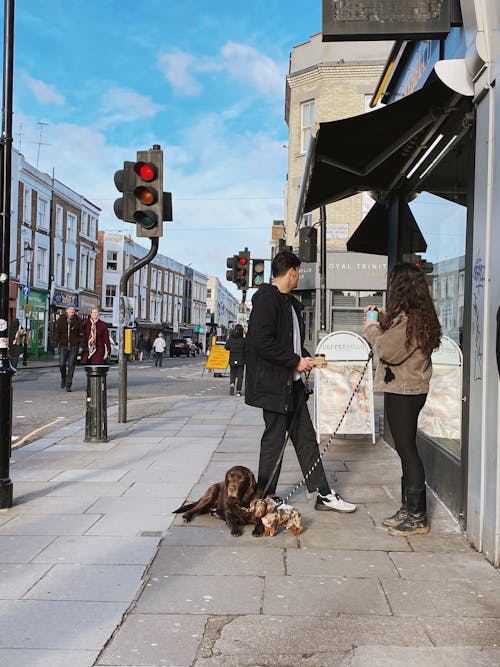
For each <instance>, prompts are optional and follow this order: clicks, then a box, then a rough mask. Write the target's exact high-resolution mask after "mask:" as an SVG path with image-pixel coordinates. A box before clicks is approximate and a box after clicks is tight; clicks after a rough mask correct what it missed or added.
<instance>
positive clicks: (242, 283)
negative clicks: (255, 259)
mask: <svg viewBox="0 0 500 667" xmlns="http://www.w3.org/2000/svg"><path fill="white" fill-rule="evenodd" d="M237 259H238V263H237V267H236V286H237V288H238V289H241V290H246V289H248V278H249V276H248V271H249V269H250V251H249V250H248V248H245V250H240V252H239V253H238V258H237Z"/></svg>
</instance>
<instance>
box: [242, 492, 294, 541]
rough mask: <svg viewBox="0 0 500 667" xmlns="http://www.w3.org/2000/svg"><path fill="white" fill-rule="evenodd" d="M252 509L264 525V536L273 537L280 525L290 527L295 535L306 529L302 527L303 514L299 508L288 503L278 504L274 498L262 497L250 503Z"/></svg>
mask: <svg viewBox="0 0 500 667" xmlns="http://www.w3.org/2000/svg"><path fill="white" fill-rule="evenodd" d="M250 509H251V510H252V511H253V512H254V514H255V517H256V519H260V520H261V521H262V525H263V526H264V537H273V536H274V535H275V533H276V528H277V527H278V526H284V527H285V530H287V529H290V530H291V532H292V533H293V535H295V537H298V536H299V535H300V534H301V533H302V531H303V530H304V529H303V527H302V516H301V515H300V513H299V512H297V510H294V509H293V507H290V506H288V505H286V506H281V507H280V506H277V505H276V503H275V502H274V500H272V498H261V499H258V500H254V501H253V502H252V503H250Z"/></svg>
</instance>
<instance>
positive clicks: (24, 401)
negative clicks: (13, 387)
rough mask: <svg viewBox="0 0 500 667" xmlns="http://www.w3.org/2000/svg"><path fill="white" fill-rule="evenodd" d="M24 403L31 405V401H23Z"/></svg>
mask: <svg viewBox="0 0 500 667" xmlns="http://www.w3.org/2000/svg"><path fill="white" fill-rule="evenodd" d="M24 402H25V403H33V401H24Z"/></svg>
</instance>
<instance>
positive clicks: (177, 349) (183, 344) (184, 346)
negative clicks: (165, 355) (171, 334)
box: [170, 338, 194, 357]
mask: <svg viewBox="0 0 500 667" xmlns="http://www.w3.org/2000/svg"><path fill="white" fill-rule="evenodd" d="M181 355H185V356H186V357H190V356H192V355H193V353H192V351H191V346H190V345H189V343H188V342H187V340H186V339H185V338H172V342H171V343H170V356H171V357H180V356H181ZM193 356H194V355H193Z"/></svg>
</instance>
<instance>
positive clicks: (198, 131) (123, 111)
mask: <svg viewBox="0 0 500 667" xmlns="http://www.w3.org/2000/svg"><path fill="white" fill-rule="evenodd" d="M320 30H321V2H320V0H266V1H264V0H250V1H249V2H242V1H239V2H238V0H210V1H207V0H176V1H174V0H145V1H143V2H137V0H99V1H96V0H71V1H68V0H46V2H40V0H21V1H19V0H18V2H17V3H16V13H15V68H14V121H13V134H14V146H15V147H16V148H18V149H19V148H20V149H21V151H22V152H23V154H24V155H25V157H26V159H27V160H28V161H29V162H31V163H32V164H34V165H35V166H36V164H37V159H38V167H39V169H41V170H43V171H47V172H48V173H52V169H54V170H55V176H56V178H58V179H59V180H61V181H62V182H64V183H65V184H66V185H68V186H69V187H71V188H73V189H74V190H76V191H77V192H79V193H81V194H83V195H84V196H86V197H87V198H88V199H90V200H91V201H93V202H94V203H96V204H97V205H98V206H100V207H101V208H102V214H101V220H100V228H101V229H104V230H106V231H118V230H122V231H127V232H130V233H132V234H134V233H135V225H130V224H128V223H124V222H122V221H120V220H117V219H116V218H115V216H114V214H113V201H114V200H115V199H116V198H117V197H118V195H119V193H118V192H117V191H116V190H115V188H114V184H113V174H114V172H115V171H116V170H117V169H119V168H121V166H122V163H123V161H124V160H134V159H135V152H136V150H138V149H147V148H149V147H150V146H151V145H152V144H154V143H158V144H160V145H161V146H162V148H163V149H164V152H165V160H164V171H165V176H164V189H165V190H170V191H172V193H173V206H174V222H173V223H170V224H166V225H165V233H164V237H163V239H162V240H161V242H160V252H162V253H164V254H166V255H169V256H170V257H173V258H175V259H177V260H179V261H181V262H183V263H185V264H189V263H190V262H192V265H193V267H194V268H197V269H199V270H201V271H202V272H204V273H207V274H216V275H219V277H221V278H224V279H225V269H226V267H225V260H226V257H228V256H229V255H232V254H233V253H234V252H237V251H238V250H239V249H241V248H243V247H244V246H245V245H246V246H248V247H249V248H250V250H251V252H252V255H253V256H254V257H268V256H269V244H268V242H269V237H270V228H271V224H272V221H273V220H274V219H282V218H283V212H284V199H283V194H284V187H285V182H286V168H287V150H286V144H287V127H286V124H285V121H284V91H285V76H286V74H287V72H288V59H289V53H290V51H291V49H292V48H293V46H295V45H297V44H299V43H301V42H303V41H305V40H307V39H309V37H310V36H311V35H312V34H314V33H317V32H319V31H320ZM40 122H41V123H46V125H43V126H41V125H39V123H40ZM41 128H42V139H41V141H42V142H43V144H42V145H41V146H39V145H38V144H37V142H39V139H40V129H41ZM38 151H39V155H38ZM141 242H142V243H145V244H146V245H148V242H147V241H146V242H144V241H143V240H142V241H141ZM225 284H226V285H227V286H228V287H229V285H230V284H229V283H225Z"/></svg>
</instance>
